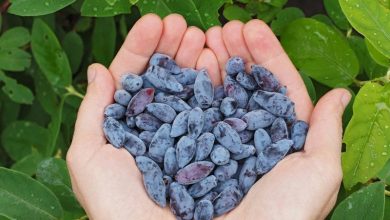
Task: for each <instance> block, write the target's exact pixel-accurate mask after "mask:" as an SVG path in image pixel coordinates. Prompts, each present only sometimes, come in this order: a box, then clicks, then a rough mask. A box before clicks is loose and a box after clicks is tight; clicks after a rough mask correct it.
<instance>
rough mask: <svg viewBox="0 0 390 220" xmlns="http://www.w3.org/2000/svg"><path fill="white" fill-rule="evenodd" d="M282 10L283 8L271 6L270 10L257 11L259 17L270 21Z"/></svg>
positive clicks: (267, 21) (266, 21)
mask: <svg viewBox="0 0 390 220" xmlns="http://www.w3.org/2000/svg"><path fill="white" fill-rule="evenodd" d="M280 10H282V8H279V7H272V6H271V8H270V9H269V10H266V11H263V12H259V13H257V18H258V19H261V20H263V21H264V22H265V23H269V22H271V21H272V20H273V19H274V18H275V17H276V15H277V14H278V12H279V11H280Z"/></svg>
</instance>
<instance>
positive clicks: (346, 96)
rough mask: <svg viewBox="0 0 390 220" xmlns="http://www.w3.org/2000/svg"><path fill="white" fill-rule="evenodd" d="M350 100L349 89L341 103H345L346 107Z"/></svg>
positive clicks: (342, 97)
mask: <svg viewBox="0 0 390 220" xmlns="http://www.w3.org/2000/svg"><path fill="white" fill-rule="evenodd" d="M350 100H351V93H350V92H349V91H345V92H344V94H343V95H342V96H341V103H342V104H343V106H344V108H345V107H346V106H347V105H348V103H349V101H350Z"/></svg>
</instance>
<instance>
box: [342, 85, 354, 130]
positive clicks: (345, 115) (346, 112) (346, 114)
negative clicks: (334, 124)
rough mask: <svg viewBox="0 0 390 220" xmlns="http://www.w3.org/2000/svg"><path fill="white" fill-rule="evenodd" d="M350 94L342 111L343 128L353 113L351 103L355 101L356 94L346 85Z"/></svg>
mask: <svg viewBox="0 0 390 220" xmlns="http://www.w3.org/2000/svg"><path fill="white" fill-rule="evenodd" d="M345 89H347V90H348V91H349V93H350V94H351V100H350V101H349V103H348V105H347V107H345V110H344V113H343V129H344V130H345V128H346V127H347V125H348V123H349V121H351V118H352V115H353V103H354V102H355V98H356V94H355V92H354V91H353V90H352V89H350V88H349V87H346V88H345Z"/></svg>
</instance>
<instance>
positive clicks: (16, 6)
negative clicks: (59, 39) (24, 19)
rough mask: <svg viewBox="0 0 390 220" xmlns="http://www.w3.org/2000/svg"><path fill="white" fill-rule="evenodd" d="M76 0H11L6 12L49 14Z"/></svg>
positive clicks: (21, 14)
mask: <svg viewBox="0 0 390 220" xmlns="http://www.w3.org/2000/svg"><path fill="white" fill-rule="evenodd" d="M75 1H76V0H61V1H58V0H45V1H41V0H11V6H10V7H9V9H8V12H9V13H11V14H15V15H19V16H39V15H46V14H51V13H53V12H56V11H59V10H60V9H63V8H65V7H66V6H68V5H70V4H72V3H73V2H75Z"/></svg>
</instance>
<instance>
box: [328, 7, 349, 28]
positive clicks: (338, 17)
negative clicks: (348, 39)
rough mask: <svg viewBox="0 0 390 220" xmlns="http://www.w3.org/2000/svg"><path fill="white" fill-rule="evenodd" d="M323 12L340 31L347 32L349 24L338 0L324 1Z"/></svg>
mask: <svg viewBox="0 0 390 220" xmlns="http://www.w3.org/2000/svg"><path fill="white" fill-rule="evenodd" d="M324 6H325V10H326V12H327V13H328V15H329V17H330V18H331V19H332V21H333V22H334V23H335V24H336V26H337V27H338V28H340V29H341V30H348V28H350V25H349V22H348V20H347V18H346V17H345V15H344V14H343V12H342V11H341V7H340V4H339V0H324Z"/></svg>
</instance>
